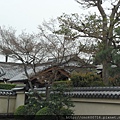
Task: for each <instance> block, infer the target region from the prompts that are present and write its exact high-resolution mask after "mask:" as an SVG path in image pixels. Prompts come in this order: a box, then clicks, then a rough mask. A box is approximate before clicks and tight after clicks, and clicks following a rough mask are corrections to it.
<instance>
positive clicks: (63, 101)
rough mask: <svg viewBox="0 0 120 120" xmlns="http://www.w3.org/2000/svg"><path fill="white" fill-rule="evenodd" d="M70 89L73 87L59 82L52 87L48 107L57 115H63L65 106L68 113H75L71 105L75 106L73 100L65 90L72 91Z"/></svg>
mask: <svg viewBox="0 0 120 120" xmlns="http://www.w3.org/2000/svg"><path fill="white" fill-rule="evenodd" d="M70 89H71V88H70V87H68V86H67V85H65V84H58V85H56V86H53V87H52V88H51V92H52V93H51V94H50V97H49V101H48V107H49V108H50V109H51V111H52V112H53V113H54V114H55V115H63V113H64V112H63V108H66V109H65V110H66V113H69V114H73V111H72V110H71V107H74V105H73V102H72V101H71V99H70V96H68V95H67V96H65V92H70ZM67 111H68V112H67ZM64 114H65V113H64Z"/></svg>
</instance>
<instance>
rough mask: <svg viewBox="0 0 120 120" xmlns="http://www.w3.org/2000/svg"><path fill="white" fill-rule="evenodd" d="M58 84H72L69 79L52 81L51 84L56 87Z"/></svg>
mask: <svg viewBox="0 0 120 120" xmlns="http://www.w3.org/2000/svg"><path fill="white" fill-rule="evenodd" d="M58 84H61V85H66V86H68V87H70V86H72V81H71V80H60V81H54V83H53V86H54V87H57V86H58Z"/></svg>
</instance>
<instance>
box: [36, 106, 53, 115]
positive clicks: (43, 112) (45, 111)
mask: <svg viewBox="0 0 120 120" xmlns="http://www.w3.org/2000/svg"><path fill="white" fill-rule="evenodd" d="M36 115H53V113H52V111H51V110H50V108H48V107H44V108H42V109H40V110H39V111H38V112H37V113H36Z"/></svg>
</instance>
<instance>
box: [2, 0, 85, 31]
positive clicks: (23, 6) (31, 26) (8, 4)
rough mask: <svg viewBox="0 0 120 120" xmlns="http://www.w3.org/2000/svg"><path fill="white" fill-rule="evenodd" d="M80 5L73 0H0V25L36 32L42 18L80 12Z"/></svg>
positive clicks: (46, 18) (47, 18) (48, 18)
mask: <svg viewBox="0 0 120 120" xmlns="http://www.w3.org/2000/svg"><path fill="white" fill-rule="evenodd" d="M80 12H83V11H81V10H80V5H79V4H77V3H76V2H75V1H74V0H0V26H3V25H5V26H6V27H10V26H12V27H13V28H15V29H16V30H17V31H18V32H19V33H20V32H21V31H22V30H26V31H27V32H29V33H31V32H36V31H37V27H38V25H40V24H41V23H42V21H43V20H46V21H47V20H50V19H51V18H56V17H58V16H60V15H62V13H68V14H69V13H80Z"/></svg>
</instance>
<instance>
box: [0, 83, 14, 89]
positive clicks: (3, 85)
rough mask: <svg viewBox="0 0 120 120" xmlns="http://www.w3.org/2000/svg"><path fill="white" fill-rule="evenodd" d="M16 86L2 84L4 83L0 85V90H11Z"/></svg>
mask: <svg viewBox="0 0 120 120" xmlns="http://www.w3.org/2000/svg"><path fill="white" fill-rule="evenodd" d="M15 86H16V85H15V84H8V83H7V84H4V83H0V89H6V90H11V89H12V88H14V87H15Z"/></svg>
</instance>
